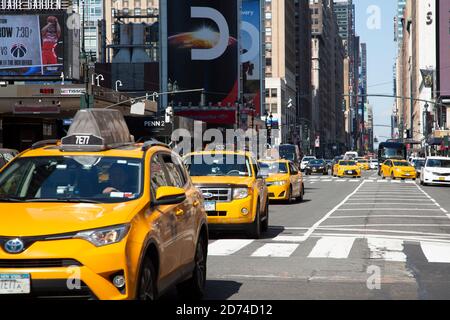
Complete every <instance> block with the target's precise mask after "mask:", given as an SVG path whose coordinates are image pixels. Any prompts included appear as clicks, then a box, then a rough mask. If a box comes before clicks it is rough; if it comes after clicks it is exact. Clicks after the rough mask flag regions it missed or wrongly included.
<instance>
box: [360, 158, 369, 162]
mask: <svg viewBox="0 0 450 320" xmlns="http://www.w3.org/2000/svg"><path fill="white" fill-rule="evenodd" d="M358 162H359V163H369V161H368V160H362V159H361V160H358Z"/></svg>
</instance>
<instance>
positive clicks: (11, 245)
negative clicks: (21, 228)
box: [5, 238, 25, 253]
mask: <svg viewBox="0 0 450 320" xmlns="http://www.w3.org/2000/svg"><path fill="white" fill-rule="evenodd" d="M24 248H25V245H24V243H23V241H22V240H20V239H19V238H16V239H11V240H8V241H6V243H5V251H6V252H8V253H20V252H22V251H23V250H24Z"/></svg>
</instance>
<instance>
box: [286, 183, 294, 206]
mask: <svg viewBox="0 0 450 320" xmlns="http://www.w3.org/2000/svg"><path fill="white" fill-rule="evenodd" d="M293 196H294V195H293V194H292V186H289V193H288V198H287V201H288V203H289V204H292V203H293V202H294V201H293V198H292V197H293Z"/></svg>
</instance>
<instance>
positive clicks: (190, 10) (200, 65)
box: [163, 0, 240, 107]
mask: <svg viewBox="0 0 450 320" xmlns="http://www.w3.org/2000/svg"><path fill="white" fill-rule="evenodd" d="M238 12H239V6H238V0H186V1H167V38H168V41H167V47H168V48H167V56H168V59H167V64H168V66H167V70H168V71H167V77H168V79H165V80H163V81H166V80H167V81H168V82H170V83H172V84H175V83H176V85H177V87H178V88H179V89H180V90H187V89H201V88H204V90H205V94H204V101H202V96H201V93H199V92H196V93H186V94H176V95H173V96H171V97H170V98H169V99H170V102H173V103H174V105H175V106H177V105H183V106H188V105H192V106H199V105H201V101H202V102H204V104H205V105H206V106H215V107H217V106H219V107H220V106H224V107H226V106H229V105H231V106H233V105H234V104H235V102H236V101H237V100H238V98H239V78H240V76H239V45H238V39H239V18H238ZM163 59H164V57H163Z"/></svg>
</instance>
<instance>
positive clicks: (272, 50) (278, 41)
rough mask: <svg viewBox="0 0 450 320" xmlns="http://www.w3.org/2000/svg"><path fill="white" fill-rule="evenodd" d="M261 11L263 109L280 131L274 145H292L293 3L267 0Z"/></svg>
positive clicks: (294, 110)
mask: <svg viewBox="0 0 450 320" xmlns="http://www.w3.org/2000/svg"><path fill="white" fill-rule="evenodd" d="M264 11H265V37H266V39H265V40H266V41H265V44H266V74H265V77H266V110H267V111H270V112H271V113H272V115H273V120H274V121H275V122H276V123H277V127H278V129H279V131H278V132H279V134H278V136H277V137H275V141H273V143H275V144H280V143H294V139H295V138H296V136H297V135H296V118H297V101H296V99H297V82H296V32H295V27H296V17H295V15H294V14H293V12H295V1H294V0H274V1H266V2H265V8H264ZM270 112H269V113H270Z"/></svg>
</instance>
